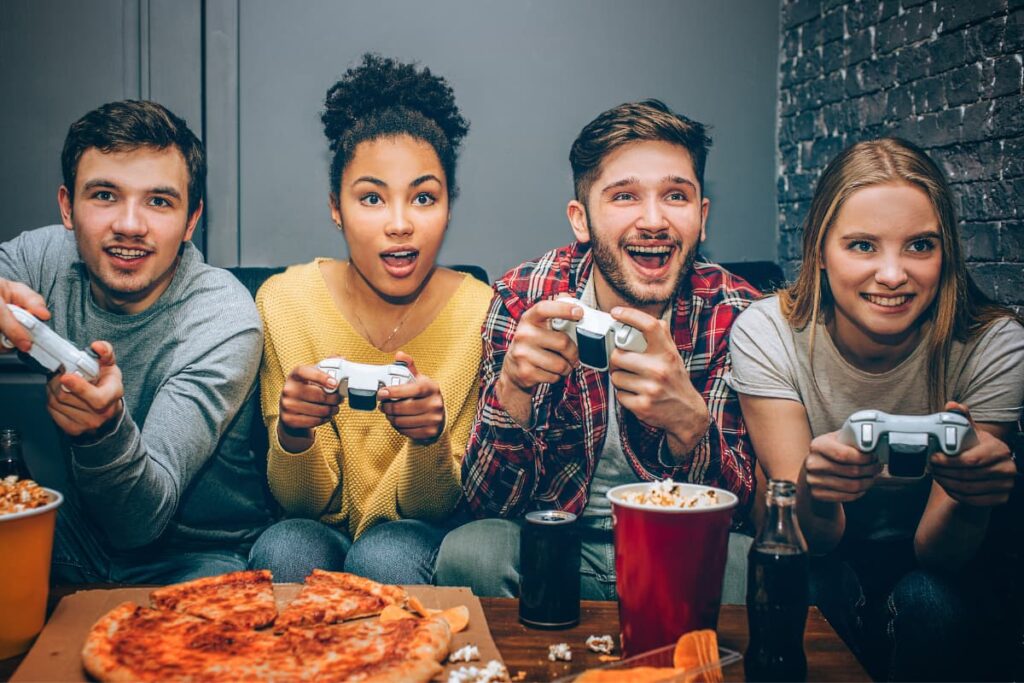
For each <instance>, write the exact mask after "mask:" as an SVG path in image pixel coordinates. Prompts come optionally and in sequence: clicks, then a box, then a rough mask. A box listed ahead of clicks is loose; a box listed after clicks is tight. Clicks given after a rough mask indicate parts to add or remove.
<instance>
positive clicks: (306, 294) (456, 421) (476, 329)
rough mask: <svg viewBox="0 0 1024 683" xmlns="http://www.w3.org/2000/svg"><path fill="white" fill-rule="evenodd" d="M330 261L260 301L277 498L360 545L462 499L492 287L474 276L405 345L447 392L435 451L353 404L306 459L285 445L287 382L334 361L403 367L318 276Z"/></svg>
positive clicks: (269, 290)
mask: <svg viewBox="0 0 1024 683" xmlns="http://www.w3.org/2000/svg"><path fill="white" fill-rule="evenodd" d="M323 260H324V259H317V260H315V261H313V262H312V263H306V264H302V265H297V266H292V267H291V268H289V269H288V270H287V271H285V272H284V273H281V274H279V275H275V276H274V277H272V278H270V279H269V280H267V281H266V283H264V285H263V286H262V287H261V288H260V291H259V293H258V294H257V295H256V306H257V307H258V308H259V311H260V316H261V317H262V318H263V328H264V353H263V365H262V367H261V368H260V383H261V394H262V395H261V399H262V403H263V420H264V422H265V423H266V425H267V432H268V435H269V437H270V452H269V453H268V454H267V476H268V479H269V481H270V489H271V491H273V493H274V496H275V497H276V498H277V500H278V502H279V503H280V504H281V505H282V506H283V507H284V509H285V511H286V512H287V513H288V514H289V515H290V516H295V517H307V518H313V519H320V520H321V521H323V522H325V523H327V524H330V525H332V526H336V527H340V528H341V530H342V531H347V532H348V534H349V535H351V536H352V537H353V538H357V537H358V536H359V535H360V534H362V533H363V532H365V531H366V530H367V529H369V528H370V527H371V526H373V525H374V524H376V523H378V522H381V521H390V520H396V519H402V518H415V519H424V520H435V521H437V520H442V519H444V518H446V517H447V516H449V515H450V514H451V513H452V511H453V510H454V508H455V506H456V504H457V503H458V499H459V495H460V493H461V488H460V474H461V472H460V469H461V462H462V456H463V453H464V452H465V450H466V442H467V441H468V439H469V431H470V427H471V426H472V423H473V418H474V416H475V414H476V403H477V397H478V395H479V377H478V373H479V368H480V357H481V353H482V349H481V339H480V328H481V325H482V323H483V319H484V316H485V315H486V313H487V308H488V305H489V304H490V301H491V293H492V292H491V289H490V287H488V286H487V285H485V284H483V283H482V282H480V281H479V280H476V279H474V278H473V277H471V276H468V275H467V276H466V277H465V279H464V280H463V282H462V284H460V285H459V287H458V289H457V290H456V291H455V293H454V294H453V295H452V297H451V299H449V301H448V303H447V304H445V306H444V308H443V309H442V310H441V312H440V313H439V314H438V315H437V317H436V318H435V319H434V321H433V322H431V323H430V325H429V326H428V327H427V328H426V329H425V330H423V332H421V333H420V334H419V336H417V337H416V338H415V339H412V340H411V341H409V342H408V343H406V344H405V345H404V346H403V347H402V350H403V351H405V352H406V353H408V354H409V355H410V356H412V358H413V360H415V361H416V368H417V369H418V370H419V372H421V373H423V374H425V375H427V376H428V377H431V378H432V379H434V380H435V381H436V382H437V383H438V384H439V385H440V387H441V396H442V398H443V399H444V406H445V427H444V432H443V433H442V434H441V436H440V438H438V440H437V441H436V442H434V443H433V444H430V445H427V446H424V445H420V444H416V443H414V442H413V441H412V440H410V439H409V438H407V437H405V436H403V435H401V434H399V433H398V432H397V431H395V429H394V428H393V427H392V426H391V424H390V423H389V422H388V421H387V419H386V418H385V417H384V414H383V413H381V412H380V411H376V410H375V411H360V410H352V409H351V408H349V406H348V402H347V401H346V402H344V403H343V404H342V406H341V409H340V410H339V411H338V414H337V415H336V416H335V417H334V419H333V420H331V421H330V422H328V423H326V424H323V425H321V426H320V427H318V428H317V429H316V439H315V442H314V443H313V445H312V446H311V447H310V448H309V449H308V450H306V451H304V452H302V453H289V452H287V451H285V450H284V449H283V448H281V444H280V442H279V441H278V439H277V421H278V419H279V407H278V402H279V400H280V397H281V389H282V388H283V387H284V379H285V376H286V374H287V373H289V372H291V371H292V369H293V368H295V367H296V366H299V365H311V364H314V363H317V362H319V361H320V360H322V359H324V358H327V357H330V356H341V357H343V358H346V359H348V360H351V361H355V362H357V363H371V364H375V365H384V364H387V363H391V362H393V361H394V354H393V353H384V352H383V351H380V350H378V349H377V348H375V347H374V346H372V345H371V344H370V343H369V342H367V341H366V340H365V339H364V338H363V337H362V336H360V334H359V333H358V332H356V330H355V328H354V327H352V325H350V324H349V322H348V321H347V320H346V319H345V318H344V317H343V316H342V315H341V313H340V312H339V311H338V309H337V308H336V307H335V305H334V302H333V301H332V299H331V295H330V292H329V291H328V289H327V284H326V283H325V282H324V279H323V276H322V275H321V272H320V265H319V264H320V262H321V261H323ZM338 489H340V490H338ZM336 490H337V493H336Z"/></svg>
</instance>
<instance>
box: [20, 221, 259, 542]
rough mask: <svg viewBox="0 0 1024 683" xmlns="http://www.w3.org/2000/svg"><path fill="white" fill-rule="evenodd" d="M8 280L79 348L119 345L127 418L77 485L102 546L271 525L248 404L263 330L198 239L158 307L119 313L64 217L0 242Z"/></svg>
mask: <svg viewBox="0 0 1024 683" xmlns="http://www.w3.org/2000/svg"><path fill="white" fill-rule="evenodd" d="M0 277H3V278H5V279H8V280H15V281H18V282H22V283H24V284H26V285H28V286H29V287H31V288H32V289H33V290H35V291H37V292H39V293H40V294H42V296H43V298H44V299H45V300H46V305H47V307H48V308H49V310H50V312H51V314H52V316H53V317H52V318H51V320H50V321H49V325H50V326H51V327H52V328H53V329H54V330H55V331H56V332H57V333H59V334H60V335H61V336H63V337H65V338H66V339H68V340H70V341H71V342H72V343H73V344H75V345H76V346H79V347H84V346H86V345H87V344H89V343H90V342H92V341H95V340H106V341H109V342H110V343H111V344H113V346H114V351H115V356H116V358H117V364H118V366H119V367H120V369H121V372H122V375H123V383H124V402H125V408H126V411H125V413H124V417H123V419H122V420H121V423H120V424H119V425H118V426H117V428H116V429H115V430H114V431H113V432H111V433H110V434H108V435H107V436H106V437H105V438H103V439H102V440H101V441H99V442H98V443H95V444H89V445H76V446H75V447H74V448H73V450H72V459H71V473H72V476H73V479H74V490H73V491H69V492H65V493H66V494H70V496H69V498H70V502H72V503H73V504H80V505H81V507H82V509H83V510H84V511H85V513H86V516H87V522H86V526H87V527H88V529H87V531H88V532H90V534H91V535H92V536H93V537H94V539H95V540H97V541H98V542H99V546H100V547H102V548H103V550H105V551H107V552H108V553H111V554H119V555H120V556H121V557H122V558H124V557H131V553H132V550H131V549H134V548H139V547H141V546H145V545H147V544H150V543H152V542H154V541H157V540H159V541H160V542H161V544H162V547H163V548H165V549H166V548H180V549H182V550H187V549H205V548H215V547H222V548H231V547H234V546H236V545H237V544H239V543H245V542H249V541H251V540H252V539H253V538H254V537H255V535H256V534H257V533H258V532H259V530H260V529H261V528H262V527H264V526H266V524H267V523H268V522H269V520H270V514H269V512H268V508H267V500H266V497H265V495H264V490H265V487H264V485H263V481H264V477H263V475H262V473H261V472H260V468H259V467H258V465H257V462H256V461H255V459H254V457H253V454H252V453H251V451H250V449H249V428H250V425H251V423H252V420H253V417H254V408H255V402H254V401H251V400H247V399H248V398H249V397H250V396H251V394H252V391H253V387H254V384H255V380H256V374H257V371H258V369H259V364H260V353H261V350H262V335H263V333H262V326H261V324H260V319H259V314H258V313H257V311H256V306H255V304H254V302H253V300H252V297H251V296H250V295H249V293H248V291H247V290H246V289H245V287H243V286H242V284H241V283H239V282H238V281H237V280H236V279H235V278H234V277H233V276H232V275H231V274H230V273H228V272H226V271H224V270H222V269H220V268H214V267H212V266H209V265H206V264H205V263H203V260H202V255H201V254H200V253H199V250H198V249H196V248H195V247H194V246H193V245H192V244H191V243H188V244H186V245H185V248H184V251H183V254H182V257H181V261H180V263H179V266H178V269H177V271H176V272H175V275H174V278H173V280H172V281H171V283H170V285H169V286H168V288H167V290H166V291H165V292H164V293H163V294H162V295H161V296H160V298H159V299H158V300H157V301H156V302H155V303H154V304H153V305H152V306H150V307H149V308H148V309H146V310H145V311H143V312H142V313H139V314H136V315H118V314H115V313H111V312H110V311H106V310H104V309H101V308H100V307H99V306H98V305H97V304H96V302H95V301H94V300H93V297H92V294H91V292H90V289H89V274H88V271H87V270H86V268H85V264H84V263H83V262H82V261H81V259H80V258H79V256H78V249H77V247H76V244H75V240H74V235H73V234H72V233H71V232H70V231H68V230H65V229H64V227H63V226H60V225H53V226H48V227H45V228H40V229H38V230H32V231H27V232H24V233H22V234H21V235H19V236H18V237H17V238H15V239H13V240H11V241H9V242H6V243H3V244H0ZM71 507H74V505H72V506H71ZM83 545H88V543H83ZM140 557H141V556H140ZM92 559H94V560H97V561H101V558H92Z"/></svg>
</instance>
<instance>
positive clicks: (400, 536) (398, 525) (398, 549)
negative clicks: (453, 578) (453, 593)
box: [345, 519, 447, 585]
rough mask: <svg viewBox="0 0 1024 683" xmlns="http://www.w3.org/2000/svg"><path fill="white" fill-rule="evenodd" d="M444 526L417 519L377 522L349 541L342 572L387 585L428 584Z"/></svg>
mask: <svg viewBox="0 0 1024 683" xmlns="http://www.w3.org/2000/svg"><path fill="white" fill-rule="evenodd" d="M446 532H447V528H446V527H444V526H440V525H436V524H431V523H429V522H424V521H422V520H418V519H399V520H396V521H393V522H383V523H381V524H377V525H376V526H374V527H373V528H371V529H370V530H368V531H367V532H366V533H364V534H363V535H362V536H360V537H359V538H358V539H356V541H355V543H353V544H352V547H351V548H350V549H349V551H348V556H347V557H346V558H345V571H347V572H350V573H352V574H358V575H359V576H365V577H366V578H368V579H373V580H374V581H379V582H381V583H388V584H401V585H409V584H422V583H431V582H432V581H433V578H434V562H435V560H436V559H437V551H438V548H439V547H440V546H441V540H442V539H443V538H444V535H445V533H446Z"/></svg>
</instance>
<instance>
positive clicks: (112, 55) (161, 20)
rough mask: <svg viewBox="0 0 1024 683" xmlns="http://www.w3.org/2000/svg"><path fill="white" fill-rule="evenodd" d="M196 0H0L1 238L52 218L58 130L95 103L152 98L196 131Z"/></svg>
mask: <svg viewBox="0 0 1024 683" xmlns="http://www.w3.org/2000/svg"><path fill="white" fill-rule="evenodd" d="M200 4H201V0H86V1H84V2H78V1H76V0H0V84H2V87H3V94H4V98H3V106H2V107H0V150H3V153H2V154H0V206H2V207H3V210H2V211H0V241H3V240H8V239H10V238H12V237H14V236H16V235H17V234H18V233H20V232H21V231H22V230H25V229H28V228H34V227H38V226H41V225H47V224H49V223H57V222H60V213H59V211H58V210H57V188H58V187H59V186H60V184H61V172H60V151H61V147H63V145H64V136H65V135H66V134H67V130H68V126H70V125H71V123H72V122H73V121H75V120H76V119H78V118H79V117H80V116H82V115H83V114H85V113H86V112H87V111H89V110H91V109H94V108H95V107H97V106H99V105H100V104H103V103H104V102H110V101H113V100H120V99H125V98H132V99H137V98H140V97H141V98H148V99H154V100H157V101H158V102H161V103H163V104H165V105H166V106H168V107H170V108H171V109H172V110H173V111H174V112H175V113H177V114H178V115H179V116H181V117H183V118H185V120H187V121H188V123H189V126H190V127H191V128H192V130H194V131H195V132H196V134H197V135H202V134H203V126H202V123H203V121H202V73H201V67H202V32H201V30H200V29H201V25H202V13H201V11H200ZM194 239H196V242H197V244H202V243H203V234H202V231H201V230H200V231H198V232H197V235H196V237H195V238H194Z"/></svg>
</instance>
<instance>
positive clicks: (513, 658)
mask: <svg viewBox="0 0 1024 683" xmlns="http://www.w3.org/2000/svg"><path fill="white" fill-rule="evenodd" d="M70 592H73V590H69V589H66V590H62V589H59V588H58V589H56V590H55V591H53V594H52V595H51V610H52V608H53V606H55V605H56V602H57V600H59V599H60V597H61V596H62V595H66V594H68V593H70ZM480 602H481V603H482V605H483V608H484V614H485V615H486V616H487V624H488V626H489V627H490V629H491V634H492V635H493V637H494V642H495V643H496V644H497V646H498V649H499V650H500V651H501V655H502V659H504V660H505V665H506V666H507V667H508V670H509V672H510V673H511V674H512V676H513V677H514V676H516V675H517V674H518V673H519V672H525V675H523V676H522V677H521V678H520V679H519V680H523V681H553V680H555V679H558V678H561V677H563V676H567V675H569V674H572V673H578V672H580V671H583V670H585V669H588V668H591V667H596V666H601V665H602V663H601V662H600V661H599V660H598V659H597V655H596V654H595V653H593V652H590V651H589V650H587V649H586V647H584V641H586V639H587V636H590V635H604V634H609V635H612V636H613V637H614V638H615V641H616V643H618V634H619V614H618V607H617V605H616V603H614V602H596V601H587V600H585V601H583V603H582V608H581V610H580V623H579V625H578V626H576V627H574V628H571V629H563V630H558V631H548V630H540V629H530V628H526V627H525V626H523V625H522V624H520V623H519V603H518V601H516V600H512V599H508V598H481V599H480ZM718 638H719V644H720V645H721V646H722V647H726V648H729V649H730V650H735V651H737V652H741V653H742V652H743V651H745V650H746V648H747V614H746V608H745V607H743V606H741V605H724V606H723V607H722V611H721V614H720V615H719V619H718ZM555 643H568V644H569V646H570V647H571V648H572V652H573V658H572V661H571V662H552V661H549V660H548V658H547V655H548V646H549V645H553V644H555ZM804 650H805V651H806V653H807V679H808V680H811V681H868V680H871V679H870V678H869V677H868V675H867V673H865V671H864V669H863V668H862V667H861V666H860V664H859V663H858V662H857V660H856V658H855V657H854V656H853V655H852V654H851V653H850V651H849V650H848V649H847V648H846V645H844V644H843V641H842V640H840V639H839V636H837V635H836V632H835V631H833V630H832V627H831V626H829V624H828V622H827V621H825V619H824V618H823V617H822V616H821V613H820V612H819V611H818V610H817V609H816V608H814V607H812V608H811V611H810V614H808V616H807V630H806V631H805V636H804ZM21 659H22V658H21V657H12V658H10V659H4V660H0V681H6V680H7V679H9V678H10V677H11V676H12V675H13V674H14V671H15V669H17V668H18V664H20V663H21ZM724 673H725V680H726V681H742V680H743V663H742V662H740V663H737V664H734V665H732V666H728V667H726V668H725V671H724Z"/></svg>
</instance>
